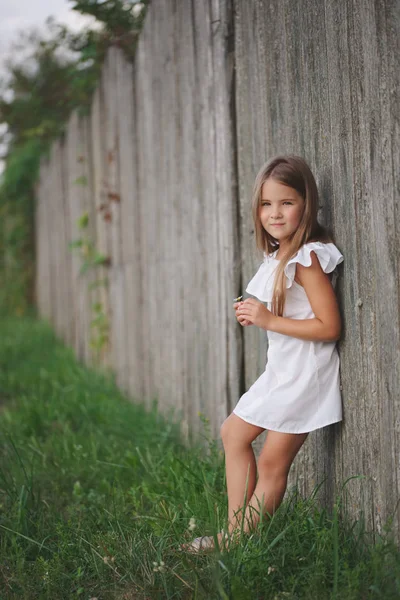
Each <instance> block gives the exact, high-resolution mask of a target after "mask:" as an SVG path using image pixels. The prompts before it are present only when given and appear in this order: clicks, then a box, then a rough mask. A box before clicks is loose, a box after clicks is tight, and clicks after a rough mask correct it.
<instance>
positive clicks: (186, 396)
mask: <svg viewBox="0 0 400 600" xmlns="http://www.w3.org/2000/svg"><path fill="white" fill-rule="evenodd" d="M398 7H399V5H398V3H396V2H395V1H394V0H380V1H377V2H372V0H364V1H363V2H361V3H354V2H351V1H350V0H344V1H342V0H334V1H333V2H332V1H328V0H325V1H322V2H321V1H319V0H308V1H306V0H304V1H300V2H295V3H293V2H289V1H285V2H282V1H280V0H279V1H278V0H272V1H270V2H267V1H256V0H210V1H204V2H187V1H186V0H174V1H172V0H154V1H153V2H152V4H151V6H150V8H149V10H148V13H147V16H146V22H145V26H144V29H143V31H142V34H141V39H140V41H139V44H138V48H137V53H136V57H135V61H134V64H132V65H130V64H128V63H127V62H126V61H125V59H124V58H123V56H122V54H121V52H120V51H118V50H117V49H115V48H113V49H111V50H110V51H109V53H108V56H107V60H106V62H105V64H104V69H103V73H102V77H101V82H100V84H99V87H98V89H97V91H96V93H95V95H94V98H93V104H92V109H91V113H90V117H88V118H80V117H78V115H77V114H73V115H72V116H71V119H70V122H69V124H68V128H67V132H66V135H65V137H64V139H61V140H59V141H57V142H56V143H55V144H54V146H53V148H52V152H51V156H50V158H49V160H48V161H43V164H42V165H41V171H40V183H39V186H38V194H37V200H38V202H37V220H36V239H37V304H38V307H39V310H40V314H41V315H42V316H43V317H44V318H47V319H49V320H50V322H51V323H52V324H53V325H54V327H55V329H56V331H57V332H58V334H59V335H60V336H61V337H62V338H63V339H64V340H65V341H66V342H67V343H68V344H71V345H72V346H73V347H74V348H75V350H76V353H77V355H78V356H79V357H80V358H81V359H82V360H84V361H86V362H87V363H89V364H93V362H94V361H97V362H100V364H101V365H103V367H107V368H111V369H112V370H113V371H114V372H115V373H116V376H117V380H118V383H119V385H120V386H121V388H123V389H124V390H126V391H127V392H128V393H129V394H130V395H131V397H132V398H133V399H134V400H136V401H144V402H146V403H147V404H148V405H149V404H150V403H151V402H152V400H153V398H158V401H159V405H160V408H161V409H162V410H164V411H169V410H170V409H173V410H174V411H175V413H176V414H180V415H181V419H182V430H183V432H184V433H188V431H189V430H190V431H193V432H194V433H196V432H197V431H199V429H201V423H200V419H199V416H198V413H199V412H201V413H203V414H204V415H205V416H206V417H208V418H209V419H210V423H211V427H212V433H213V435H214V436H218V433H219V427H220V425H221V424H222V422H223V420H224V418H225V417H226V416H227V415H228V414H229V413H230V411H231V410H232V408H233V407H234V405H235V404H236V402H237V400H238V398H239V397H240V395H241V394H242V393H243V392H244V391H245V390H246V389H247V388H248V387H249V386H250V385H251V383H252V382H253V381H254V380H255V379H256V377H258V375H259V374H260V373H261V371H262V370H263V369H264V368H265V358H266V356H265V355H266V346H265V334H264V332H260V331H257V330H256V329H255V328H248V329H247V328H246V329H242V328H241V327H240V326H239V325H238V324H237V323H236V320H235V317H234V312H233V309H232V300H233V298H234V297H235V296H237V295H238V294H239V293H240V292H242V291H243V289H244V288H245V286H246V284H247V281H248V280H249V279H250V278H251V276H252V275H253V273H254V272H255V269H256V268H257V267H258V264H259V261H260V258H259V256H257V254H256V252H255V250H254V236H253V226H252V223H251V212H250V195H251V188H252V184H253V181H254V177H255V175H256V173H257V171H258V169H259V167H260V166H261V164H263V163H264V162H265V161H266V160H268V159H269V158H270V157H271V156H273V155H275V154H278V153H294V154H299V155H301V156H303V157H304V158H305V159H306V160H307V161H308V162H309V164H310V166H311V168H312V170H313V172H314V173H315V175H316V178H317V183H318V186H319V189H320V195H321V202H322V205H321V220H322V221H323V222H325V223H328V224H329V225H330V226H332V228H333V231H334V233H335V237H336V243H337V245H338V247H339V248H340V250H341V251H342V253H343V254H344V257H345V261H344V264H343V266H342V267H341V271H340V273H341V276H340V277H339V282H338V293H339V297H340V303H341V310H342V315H343V320H344V325H345V327H344V335H343V337H342V340H341V342H340V343H339V351H340V356H341V378H342V387H343V404H344V421H343V422H342V423H341V424H338V425H334V426H331V427H328V428H325V429H323V430H318V431H315V432H312V433H311V434H310V436H309V438H308V440H307V442H306V444H305V445H304V446H303V448H302V449H301V451H300V453H299V455H298V457H297V458H296V461H295V463H294V465H293V467H292V470H291V473H290V480H289V483H291V482H292V483H295V482H297V483H298V484H299V487H300V490H301V492H302V493H305V494H310V493H311V491H312V490H313V489H314V487H315V486H316V485H317V484H318V483H319V482H321V481H325V483H324V485H323V486H322V488H321V490H320V492H319V495H320V497H321V501H322V502H323V503H324V504H325V505H326V506H328V507H331V506H332V503H333V501H334V500H335V499H336V497H337V495H338V494H340V493H341V488H342V485H343V483H344V482H345V481H346V480H347V479H348V478H349V477H352V476H354V475H364V476H365V478H364V479H362V480H360V479H357V480H351V481H350V482H349V483H348V484H347V485H346V487H345V490H346V491H347V492H346V495H345V496H344V497H343V499H344V500H345V501H346V503H347V506H348V508H349V510H350V513H351V514H353V515H354V516H355V517H356V516H357V517H359V516H360V512H361V511H362V512H363V514H364V515H365V519H366V523H367V526H368V527H369V528H371V529H375V530H377V531H380V530H381V529H382V526H383V524H384V523H385V522H386V521H387V519H388V518H389V517H390V516H391V515H394V513H395V512H396V503H397V500H398V498H399V490H400V463H399V454H398V452H399V447H400V443H399V442H400V440H399V435H400V417H399V415H400V411H399V371H400V367H399V364H400V362H399V354H400V353H399V350H400V334H399V331H400V330H399V275H400V273H399V253H398V239H399V230H398V226H397V221H398V214H397V213H398V202H396V200H395V197H396V193H397V195H398V193H399V179H398V178H397V179H396V175H398V168H399V137H398V134H399V109H398V90H399V86H398V83H399V81H398V80H399V70H398V68H396V67H397V64H396V60H395V56H396V51H398V45H399V39H400V35H399V34H400V32H399V23H400V18H399V8H398ZM85 214H87V219H86V220H87V227H84V228H79V226H78V222H79V220H81V225H82V224H84V222H85V219H84V218H82V216H83V215H85ZM79 239H80V240H83V241H82V242H81V243H82V244H83V245H82V246H81V248H80V249H79V248H78V249H75V250H71V249H69V248H68V244H69V243H70V242H72V241H74V240H75V241H76V240H79ZM79 252H81V254H82V253H84V252H85V253H86V255H89V257H90V256H92V258H93V256H96V255H97V259H98V260H99V261H100V262H102V257H103V262H102V264H101V266H100V267H97V268H96V269H93V268H92V269H89V270H88V271H87V272H86V273H83V274H79V271H80V268H81V267H82V264H83V263H84V261H85V258H84V257H82V256H79V255H78V253H79ZM96 282H97V284H96ZM93 320H94V322H93ZM107 325H109V341H108V342H106V340H105V341H103V342H101V338H99V335H101V334H106V333H107ZM263 334H264V335H263ZM91 340H92V346H91ZM96 340H97V341H96ZM96 344H97V347H96ZM262 441H263V438H261V440H259V441H258V444H257V447H258V448H259V446H260V444H261V443H262ZM395 528H396V532H397V533H399V520H398V518H397V512H396V515H395Z"/></svg>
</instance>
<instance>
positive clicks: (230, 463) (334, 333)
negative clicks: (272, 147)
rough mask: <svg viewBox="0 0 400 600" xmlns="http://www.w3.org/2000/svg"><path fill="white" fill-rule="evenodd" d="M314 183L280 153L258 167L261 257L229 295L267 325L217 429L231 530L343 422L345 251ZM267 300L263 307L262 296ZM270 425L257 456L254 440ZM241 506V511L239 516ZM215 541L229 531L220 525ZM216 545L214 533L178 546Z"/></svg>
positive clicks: (248, 321) (246, 521) (270, 500)
mask: <svg viewBox="0 0 400 600" xmlns="http://www.w3.org/2000/svg"><path fill="white" fill-rule="evenodd" d="M318 205H319V201H318V190H317V186H316V183H315V179H314V177H313V174H312V173H311V170H310V168H309V167H308V165H307V163H306V162H305V161H304V160H303V159H302V158H300V157H298V156H292V155H288V156H277V157H275V158H273V159H272V160H271V161H270V162H268V163H266V164H265V165H264V166H263V167H262V168H261V169H260V171H259V173H258V175H257V177H256V180H255V184H254V189H253V202H252V212H253V219H254V225H255V237H256V245H257V247H258V248H259V249H260V250H262V251H263V256H264V259H263V262H262V264H261V265H260V267H259V269H258V271H257V273H256V274H255V275H254V277H253V278H252V279H251V281H250V282H249V284H248V286H247V288H246V291H247V292H249V293H250V294H251V295H252V296H255V298H247V299H245V300H244V301H242V302H235V303H234V304H233V307H234V309H235V313H236V319H237V321H238V322H239V323H240V325H242V326H243V327H249V326H251V325H255V326H256V327H260V328H261V329H265V331H266V332H267V337H268V356H267V365H266V368H265V371H263V373H262V374H261V376H260V377H259V378H258V379H257V381H255V383H253V385H252V386H251V387H250V388H249V390H248V391H247V392H246V393H245V394H243V395H242V397H241V398H240V399H239V402H238V403H237V405H236V407H235V408H234V410H233V413H232V414H231V415H230V416H229V417H228V418H227V419H226V420H225V421H224V423H223V424H222V427H221V437H222V442H223V446H224V450H225V468H226V482H227V491H228V531H229V535H231V534H235V533H237V532H238V531H240V527H241V524H242V521H243V529H244V531H245V532H248V531H250V529H252V528H254V526H255V525H256V524H257V522H258V521H259V519H260V514H269V515H271V514H272V513H273V512H274V511H275V510H276V509H277V508H278V506H279V505H280V503H281V501H282V499H283V496H284V493H285V490H286V484H287V477H288V473H289V470H290V466H291V464H292V462H293V460H294V458H295V456H296V455H297V453H298V451H299V450H300V448H301V446H302V444H303V443H304V442H305V440H306V438H307V436H308V433H309V432H310V431H313V430H315V429H318V428H320V427H325V426H326V425H329V424H331V423H336V422H338V421H341V420H342V403H341V395H340V387H339V356H338V353H337V350H336V341H337V340H338V339H339V336H340V332H341V319H340V313H339V309H338V304H337V300H336V296H335V292H334V288H333V285H332V282H331V279H330V277H329V276H328V274H333V272H334V270H335V269H336V266H337V265H338V264H339V263H341V262H342V261H343V256H342V254H341V253H340V252H339V250H338V249H337V248H336V246H335V245H334V243H333V242H332V238H331V237H330V235H329V233H328V231H327V230H326V229H325V228H324V227H322V226H321V225H320V224H319V223H318V221H317V211H318ZM264 302H266V303H267V306H265V305H264V304H263V303H264ZM265 430H268V434H267V438H266V442H265V445H264V447H263V449H262V451H261V453H260V456H259V459H258V480H257V481H256V474H257V468H256V461H255V456H254V452H253V449H252V445H251V444H252V442H253V441H254V440H255V439H256V438H257V437H258V436H259V435H260V434H261V433H262V432H263V431H265ZM243 511H244V514H243ZM217 538H218V542H219V543H220V542H222V541H224V540H225V539H227V534H225V532H223V531H222V532H221V533H219V534H218V536H217ZM213 548H214V538H213V537H210V536H203V537H201V538H196V539H195V540H193V542H192V543H191V544H189V545H188V546H186V547H185V549H186V550H189V551H192V552H198V551H200V550H210V549H213Z"/></svg>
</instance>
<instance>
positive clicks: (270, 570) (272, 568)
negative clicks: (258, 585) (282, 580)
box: [268, 567, 276, 575]
mask: <svg viewBox="0 0 400 600" xmlns="http://www.w3.org/2000/svg"><path fill="white" fill-rule="evenodd" d="M272 571H276V569H275V567H268V575H269V574H270V573H272Z"/></svg>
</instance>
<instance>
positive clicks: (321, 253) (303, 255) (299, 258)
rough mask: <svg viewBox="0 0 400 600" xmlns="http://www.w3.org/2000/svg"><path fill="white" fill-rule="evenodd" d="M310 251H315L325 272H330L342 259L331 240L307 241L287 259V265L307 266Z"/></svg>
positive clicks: (309, 261) (308, 264)
mask: <svg viewBox="0 0 400 600" xmlns="http://www.w3.org/2000/svg"><path fill="white" fill-rule="evenodd" d="M311 252H315V254H316V255H317V257H318V260H319V263H320V265H321V267H322V270H323V271H324V272H325V273H331V272H332V271H333V270H334V269H335V268H336V267H337V265H338V264H340V263H341V262H343V260H344V258H343V254H342V253H341V252H340V250H339V249H338V248H337V246H335V244H334V243H333V242H307V243H306V244H303V246H302V247H301V248H300V249H299V250H298V252H296V254H295V255H294V256H293V257H292V258H291V259H290V260H289V261H288V265H289V264H294V265H295V264H296V263H299V264H301V265H303V266H304V267H309V266H310V265H311V262H312V260H311Z"/></svg>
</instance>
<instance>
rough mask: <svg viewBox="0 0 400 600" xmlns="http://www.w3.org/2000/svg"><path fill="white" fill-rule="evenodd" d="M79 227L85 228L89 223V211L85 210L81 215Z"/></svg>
mask: <svg viewBox="0 0 400 600" xmlns="http://www.w3.org/2000/svg"><path fill="white" fill-rule="evenodd" d="M77 223H78V227H79V229H85V228H86V227H87V226H88V225H89V213H88V212H85V213H83V215H82V216H81V217H79V219H78V221H77Z"/></svg>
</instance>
